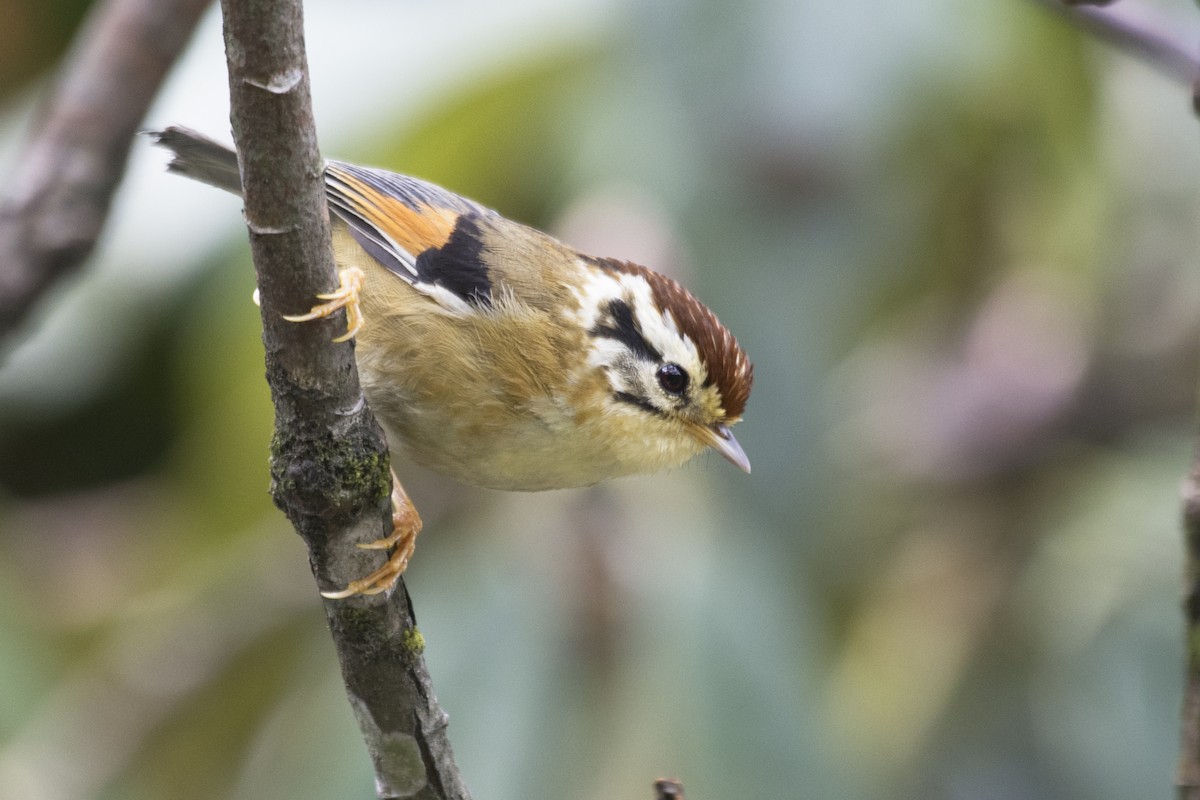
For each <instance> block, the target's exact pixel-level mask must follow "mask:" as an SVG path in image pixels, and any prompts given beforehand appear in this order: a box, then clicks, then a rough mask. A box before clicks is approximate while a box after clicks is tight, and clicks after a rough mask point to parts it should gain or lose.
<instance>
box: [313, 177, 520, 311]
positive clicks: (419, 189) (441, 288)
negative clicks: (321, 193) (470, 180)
mask: <svg viewBox="0 0 1200 800" xmlns="http://www.w3.org/2000/svg"><path fill="white" fill-rule="evenodd" d="M325 187H326V194H327V196H328V198H329V206H330V209H331V211H332V212H333V213H334V214H335V215H337V216H338V217H339V218H341V219H342V220H344V221H345V222H346V224H347V225H348V226H349V228H350V233H351V235H352V236H353V237H354V239H355V240H356V241H357V242H358V243H359V245H361V246H362V248H363V249H364V250H366V251H367V253H369V254H370V255H371V257H373V258H374V259H375V260H377V261H378V262H379V263H380V264H382V265H383V266H384V267H385V268H387V269H388V271H390V272H392V273H394V274H395V275H396V276H397V277H399V278H401V279H402V280H404V281H407V282H408V283H410V284H412V286H413V287H414V288H416V289H417V290H419V291H422V292H424V293H426V294H429V295H430V296H431V297H433V298H434V299H435V300H437V301H438V302H439V303H441V304H442V305H444V306H446V307H447V308H449V309H450V310H454V311H462V310H466V309H467V308H469V307H479V306H487V305H489V304H490V302H491V290H492V284H491V280H490V278H489V275H488V268H487V264H486V263H485V262H484V260H483V258H482V256H483V242H482V229H481V225H487V224H489V223H490V222H491V221H492V220H494V219H498V215H497V214H496V212H494V211H492V210H490V209H488V208H485V207H483V206H481V205H479V204H478V203H475V202H473V201H471V200H468V199H466V198H465V197H460V196H459V195H456V194H454V193H453V192H449V191H446V190H445V189H442V188H440V187H438V186H435V185H433V184H432V183H427V182H425V181H422V180H418V179H417V178H410V177H408V176H406V175H398V174H396V173H394V172H387V171H385V170H380V169H372V168H369V167H360V166H356V165H354V164H347V163H344V162H340V161H330V162H329V163H328V164H327V165H326V169H325ZM464 304H465V305H464Z"/></svg>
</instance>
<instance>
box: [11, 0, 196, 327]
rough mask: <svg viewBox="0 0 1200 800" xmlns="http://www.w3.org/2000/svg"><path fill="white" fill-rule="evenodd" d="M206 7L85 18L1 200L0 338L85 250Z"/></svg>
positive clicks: (119, 11)
mask: <svg viewBox="0 0 1200 800" xmlns="http://www.w3.org/2000/svg"><path fill="white" fill-rule="evenodd" d="M209 2H210V0H104V2H101V3H98V4H97V5H96V6H95V8H93V9H92V10H91V12H90V13H89V14H88V17H87V20H86V21H85V22H84V24H83V26H82V27H81V28H80V30H79V33H78V34H76V36H75V41H74V44H73V45H72V46H71V51H70V53H68V55H67V58H66V59H65V62H64V64H63V66H62V68H61V70H60V72H59V74H58V77H57V80H56V82H55V85H54V87H53V88H52V90H51V93H50V94H49V95H47V97H46V98H45V99H44V100H43V101H42V106H41V108H40V114H39V116H38V119H37V121H36V123H35V124H34V127H33V131H32V132H31V134H30V136H29V141H28V144H27V145H26V146H25V149H24V152H22V153H21V155H20V157H19V159H18V160H17V162H16V163H17V168H16V170H15V172H14V174H13V175H12V176H10V177H9V178H8V180H7V181H6V183H5V189H4V193H3V196H0V334H3V333H7V332H8V331H10V330H12V329H13V328H15V327H16V326H17V325H18V324H19V323H20V322H21V320H23V319H24V318H25V316H26V315H27V314H28V313H29V310H30V309H31V308H32V307H33V305H34V304H35V302H36V301H37V299H38V298H39V297H41V295H42V294H43V293H44V292H45V291H46V289H48V288H49V287H50V286H51V285H52V284H53V283H54V282H55V281H56V280H57V279H59V278H61V277H63V276H65V275H67V274H69V273H70V272H71V271H73V270H74V269H75V268H76V267H77V266H79V264H81V263H82V262H83V260H84V259H86V258H87V256H88V254H89V253H91V251H92V247H93V246H94V245H95V244H96V239H97V237H98V236H99V235H100V231H101V230H102V229H103V227H104V222H105V220H106V219H107V218H108V209H109V205H110V203H111V202H112V197H113V193H114V191H116V188H117V184H118V183H119V182H120V180H121V176H122V174H124V172H125V161H126V158H127V157H128V156H129V146H130V142H131V141H132V139H133V134H134V133H135V132H136V131H137V127H138V125H139V124H140V123H141V121H142V117H144V116H145V114H146V109H147V108H148V107H149V106H150V102H151V101H152V100H153V99H154V97H155V96H156V95H157V94H158V89H159V86H161V85H162V81H163V78H165V77H166V74H167V71H168V70H169V69H170V67H171V65H172V64H174V63H175V60H176V58H178V56H179V53H180V52H181V51H182V50H183V48H184V46H185V45H186V44H187V43H188V40H189V39H190V38H191V35H192V31H193V30H194V29H195V27H196V23H197V21H198V20H199V19H200V14H201V13H202V12H203V11H204V9H206V8H208V5H209Z"/></svg>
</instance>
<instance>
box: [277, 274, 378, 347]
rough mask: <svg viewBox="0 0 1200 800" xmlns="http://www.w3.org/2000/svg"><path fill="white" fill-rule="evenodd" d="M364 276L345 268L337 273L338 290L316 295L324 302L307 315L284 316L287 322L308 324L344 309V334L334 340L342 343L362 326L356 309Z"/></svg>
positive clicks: (359, 311)
mask: <svg viewBox="0 0 1200 800" xmlns="http://www.w3.org/2000/svg"><path fill="white" fill-rule="evenodd" d="M364 280H366V275H364V274H363V271H362V270H361V269H359V268H358V267H346V268H345V269H342V270H339V271H338V288H336V289H334V290H333V291H332V292H326V293H324V294H319V295H317V299H318V300H325V301H326V302H324V303H320V304H318V305H315V306H313V307H312V308H311V309H309V312H308V313H307V314H297V315H294V316H290V315H288V314H284V315H283V318H284V319H286V320H287V321H288V322H308V321H309V320H313V319H321V318H322V317H328V316H329V315H330V314H332V313H334V312H335V311H337V310H338V309H339V308H344V309H346V332H345V333H343V334H342V335H341V336H339V337H337V338H336V339H334V341H335V342H344V341H347V340H348V339H350V338H352V337H353V336H354V334H356V333H358V332H359V330H360V329H361V328H362V325H363V318H362V311H361V310H360V309H359V307H358V293H359V292H360V291H362V285H363V281H364Z"/></svg>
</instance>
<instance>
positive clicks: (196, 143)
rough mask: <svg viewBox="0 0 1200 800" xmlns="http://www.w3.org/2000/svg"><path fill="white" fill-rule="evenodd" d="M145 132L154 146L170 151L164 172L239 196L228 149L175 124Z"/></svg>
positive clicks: (234, 158)
mask: <svg viewBox="0 0 1200 800" xmlns="http://www.w3.org/2000/svg"><path fill="white" fill-rule="evenodd" d="M147 133H148V134H149V136H150V138H151V139H153V140H154V143H155V144H157V145H161V146H162V147H165V148H167V149H168V150H170V151H171V154H172V158H171V163H169V164H167V170H168V171H170V172H177V173H179V174H180V175H183V176H185V177H188V178H191V179H193V180H197V181H200V182H202V183H207V184H209V185H210V186H215V187H217V188H218V189H224V190H225V191H227V192H233V193H234V194H237V195H240V194H241V193H242V176H241V173H239V172H238V162H237V154H236V153H235V152H234V151H233V150H232V149H231V148H229V147H227V146H226V145H223V144H221V143H220V142H217V141H214V140H212V139H209V138H208V137H207V136H205V135H204V134H201V133H197V132H196V131H193V130H191V129H190V128H182V127H179V126H175V125H173V126H171V127H169V128H164V129H163V130H161V131H148V132H147Z"/></svg>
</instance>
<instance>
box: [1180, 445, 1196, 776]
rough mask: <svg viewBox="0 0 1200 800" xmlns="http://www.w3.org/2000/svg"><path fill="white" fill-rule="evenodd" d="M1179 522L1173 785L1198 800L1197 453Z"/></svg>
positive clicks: (1184, 490)
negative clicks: (1180, 634) (1179, 699)
mask: <svg viewBox="0 0 1200 800" xmlns="http://www.w3.org/2000/svg"><path fill="white" fill-rule="evenodd" d="M1183 522H1184V534H1185V538H1184V585H1183V616H1184V626H1185V633H1184V639H1183V641H1184V645H1185V647H1186V656H1185V663H1186V668H1185V673H1184V682H1183V711H1182V722H1181V726H1180V736H1179V764H1178V765H1177V767H1176V770H1175V786H1176V787H1177V792H1178V794H1177V796H1178V798H1179V800H1200V454H1197V458H1196V460H1195V461H1194V462H1193V464H1192V471H1191V474H1190V475H1188V478H1187V480H1186V481H1185V482H1184V487H1183Z"/></svg>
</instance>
